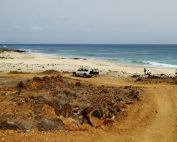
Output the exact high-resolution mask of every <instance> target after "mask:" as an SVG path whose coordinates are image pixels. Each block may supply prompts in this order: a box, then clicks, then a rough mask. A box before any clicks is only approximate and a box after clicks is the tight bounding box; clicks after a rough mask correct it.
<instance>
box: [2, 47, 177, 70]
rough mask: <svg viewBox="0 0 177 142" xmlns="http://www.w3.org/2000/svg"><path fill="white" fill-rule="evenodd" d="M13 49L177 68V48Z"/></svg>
mask: <svg viewBox="0 0 177 142" xmlns="http://www.w3.org/2000/svg"><path fill="white" fill-rule="evenodd" d="M0 47H5V48H9V49H23V50H26V51H29V52H34V53H45V54H53V55H57V56H60V57H69V58H86V59H98V60H106V61H110V62H114V63H123V64H128V65H138V66H151V67H168V68H177V45H167V44H166V45H164V44H163V45H161V44H155V45H149V44H147V45H145V44H138V45H136V44H132V45H131V44H104V45H102V44H6V45H2V44H1V45H0Z"/></svg>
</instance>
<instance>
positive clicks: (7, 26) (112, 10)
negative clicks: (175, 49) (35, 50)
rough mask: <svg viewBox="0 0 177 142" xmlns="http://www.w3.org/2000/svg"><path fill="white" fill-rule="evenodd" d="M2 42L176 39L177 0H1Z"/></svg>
mask: <svg viewBox="0 0 177 142" xmlns="http://www.w3.org/2000/svg"><path fill="white" fill-rule="evenodd" d="M0 43H48V44H51V43H54V44H57V43H58V44H65V43H66V44H74V43H80V44H99V43H101V44H177V0H0Z"/></svg>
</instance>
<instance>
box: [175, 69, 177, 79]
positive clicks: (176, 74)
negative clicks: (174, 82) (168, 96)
mask: <svg viewBox="0 0 177 142" xmlns="http://www.w3.org/2000/svg"><path fill="white" fill-rule="evenodd" d="M175 76H176V77H177V69H176V72H175Z"/></svg>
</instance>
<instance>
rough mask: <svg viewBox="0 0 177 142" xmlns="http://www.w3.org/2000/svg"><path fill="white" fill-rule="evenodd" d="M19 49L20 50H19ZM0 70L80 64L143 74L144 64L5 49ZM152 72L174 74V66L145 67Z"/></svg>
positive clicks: (67, 68) (113, 72)
mask: <svg viewBox="0 0 177 142" xmlns="http://www.w3.org/2000/svg"><path fill="white" fill-rule="evenodd" d="M19 51H20V50H19ZM0 66H1V68H0V71H1V72H10V71H22V72H34V73H37V72H42V71H45V70H58V71H64V72H73V71H75V70H77V69H78V68H79V67H80V66H88V67H91V68H98V69H99V70H100V73H101V74H106V75H113V76H130V75H133V74H140V75H143V74H144V72H143V69H144V67H145V66H138V65H128V64H121V63H113V62H109V61H101V60H96V59H87V58H70V57H63V56H55V55H50V54H43V53H31V52H16V51H13V50H7V51H3V52H1V53H0ZM146 68H147V69H148V70H149V71H150V72H151V73H152V74H166V75H170V76H174V75H175V68H165V67H161V68H160V67H146Z"/></svg>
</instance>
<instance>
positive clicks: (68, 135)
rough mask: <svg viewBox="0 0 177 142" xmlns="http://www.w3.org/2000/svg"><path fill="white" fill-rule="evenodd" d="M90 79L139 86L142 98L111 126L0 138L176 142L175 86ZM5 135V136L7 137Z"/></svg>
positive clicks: (0, 138)
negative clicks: (142, 92)
mask: <svg viewBox="0 0 177 142" xmlns="http://www.w3.org/2000/svg"><path fill="white" fill-rule="evenodd" d="M109 79H110V78H98V79H97V78H93V79H90V82H91V83H101V84H104V85H107V84H110V83H111V85H113V86H117V85H118V86H120V85H125V84H126V85H127V84H131V85H140V86H142V87H144V95H143V97H142V101H140V102H137V103H136V104H135V105H134V106H132V107H131V108H130V109H129V113H128V116H127V118H126V119H124V120H119V121H118V122H115V123H114V124H113V126H112V127H106V126H103V127H102V128H99V129H91V130H89V131H82V132H45V133H44V132H29V133H25V134H23V133H18V132H13V131H6V132H0V141H20V140H21V141H60V142H70V141H71V142H73V141H77V142H81V141H82V142H83V141H85V142H91V141H96V142H99V141H100V142H118V141H120V142H124V141H125V142H129V141H135V142H177V103H176V102H177V87H176V85H169V84H156V85H151V84H150V85H142V84H133V83H132V82H130V81H127V80H121V79H117V78H116V79H113V78H111V79H110V80H109ZM7 136H8V137H7Z"/></svg>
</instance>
